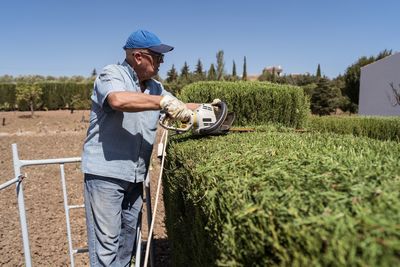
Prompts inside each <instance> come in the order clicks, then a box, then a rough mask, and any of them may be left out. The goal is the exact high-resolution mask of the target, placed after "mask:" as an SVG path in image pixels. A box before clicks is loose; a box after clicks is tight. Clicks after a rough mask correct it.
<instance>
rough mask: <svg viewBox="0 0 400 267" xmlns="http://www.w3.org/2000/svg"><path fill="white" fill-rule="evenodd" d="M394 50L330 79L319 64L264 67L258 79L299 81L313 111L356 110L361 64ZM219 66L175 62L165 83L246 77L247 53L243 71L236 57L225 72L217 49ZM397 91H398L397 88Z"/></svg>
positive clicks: (179, 84)
mask: <svg viewBox="0 0 400 267" xmlns="http://www.w3.org/2000/svg"><path fill="white" fill-rule="evenodd" d="M391 54H392V50H386V49H385V50H383V51H382V52H380V53H379V54H378V55H377V56H370V57H365V56H364V57H361V58H359V59H358V60H357V61H356V62H355V63H353V64H352V65H350V66H349V67H348V68H347V69H346V71H345V73H344V74H343V75H339V76H338V77H335V78H333V79H329V78H328V77H326V76H323V75H322V72H321V66H320V64H318V66H317V70H316V72H315V74H301V75H282V76H280V75H278V74H277V72H275V71H274V70H272V72H271V71H267V70H264V71H263V73H262V74H261V75H260V76H259V77H258V80H259V81H270V82H273V83H280V84H291V85H297V86H300V87H302V88H303V89H304V92H305V93H306V94H307V95H308V96H309V97H310V102H311V111H312V112H313V113H314V114H318V115H328V114H331V113H333V112H336V111H337V110H339V109H340V110H342V111H345V112H350V113H355V112H357V110H358V100H359V90H360V73H361V67H363V66H365V65H367V64H370V63H372V62H375V61H377V60H380V59H382V58H384V57H387V56H390V55H391ZM216 59H217V61H216V62H217V63H216V66H214V64H213V63H212V64H211V65H210V67H209V69H208V70H204V69H203V64H202V62H201V61H200V59H199V60H198V61H197V64H196V67H195V69H194V71H193V72H190V69H189V66H188V64H187V62H185V63H184V65H183V67H182V68H181V70H180V73H178V71H177V70H176V68H175V66H174V65H173V66H172V68H171V69H170V70H169V71H168V73H167V78H166V79H165V81H164V82H165V86H166V87H167V88H168V89H169V90H170V91H172V92H174V93H179V91H180V89H181V88H183V86H185V85H186V84H188V83H192V82H196V81H204V80H208V81H214V80H227V81H237V80H247V71H246V68H247V66H246V57H244V61H243V74H242V76H238V75H237V72H236V63H235V61H233V64H232V72H231V73H230V74H227V73H226V72H225V69H224V67H225V63H224V52H223V51H222V50H221V51H218V53H217V54H216ZM396 92H397V91H396Z"/></svg>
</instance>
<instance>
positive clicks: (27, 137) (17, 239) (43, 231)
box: [0, 110, 170, 266]
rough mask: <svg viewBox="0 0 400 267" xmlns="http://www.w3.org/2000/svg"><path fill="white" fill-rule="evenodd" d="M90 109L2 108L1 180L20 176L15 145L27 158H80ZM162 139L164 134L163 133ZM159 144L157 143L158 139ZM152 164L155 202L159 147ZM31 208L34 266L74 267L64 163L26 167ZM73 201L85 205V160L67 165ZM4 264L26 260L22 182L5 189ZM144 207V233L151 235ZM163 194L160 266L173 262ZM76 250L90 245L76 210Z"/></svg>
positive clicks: (0, 252) (0, 238)
mask: <svg viewBox="0 0 400 267" xmlns="http://www.w3.org/2000/svg"><path fill="white" fill-rule="evenodd" d="M88 117H89V111H75V112H74V113H73V114H71V113H70V111H61V110H60V111H41V112H40V111H39V112H35V116H34V118H30V113H29V112H0V184H3V183H5V182H7V181H9V180H11V179H13V178H14V170H13V161H12V150H11V144H13V143H15V144H17V147H18V154H19V158H20V159H21V160H29V159H50V158H66V157H80V156H81V151H82V144H83V141H84V138H85V135H86V129H87V126H88ZM157 136H158V138H157V139H159V136H160V134H158V135H157ZM156 144H157V143H156ZM154 148H155V152H154V153H153V157H152V162H151V171H150V177H151V193H152V194H151V195H152V196H151V198H152V205H153V207H154V204H155V193H156V189H157V183H158V177H159V171H160V164H159V159H157V157H156V149H157V146H156V145H155V146H154ZM22 174H24V175H25V176H26V178H24V182H23V190H24V195H25V208H26V212H27V215H26V216H27V223H28V233H29V241H30V249H31V257H32V265H33V266H66V265H70V260H69V252H68V240H67V230H66V229H67V228H66V221H65V212H64V204H63V196H62V187H61V178H60V167H59V165H58V164H55V165H45V166H30V167H25V168H23V169H22ZM65 177H66V181H67V191H68V202H69V205H80V204H83V175H82V173H81V170H80V164H79V163H70V164H65ZM0 207H1V210H0V266H23V265H24V264H25V261H24V254H23V244H22V236H21V227H20V222H19V215H18V204H17V198H16V186H15V185H11V186H9V187H7V188H5V189H3V190H1V191H0ZM146 216H147V215H146V209H145V206H144V213H143V218H142V221H143V224H142V227H143V236H144V238H146V237H147V219H146V218H147V217H146ZM164 216H165V212H164V203H163V197H162V187H161V194H160V196H159V203H158V208H157V217H156V220H155V225H154V244H155V250H156V255H155V256H156V257H155V259H156V260H155V266H168V265H169V254H170V253H169V246H168V239H167V234H166V230H165V225H164ZM70 221H71V230H72V239H73V247H74V248H84V247H87V242H86V224H85V214H84V210H83V209H73V210H70ZM74 259H75V265H76V266H89V263H88V254H87V253H81V254H75V257H74Z"/></svg>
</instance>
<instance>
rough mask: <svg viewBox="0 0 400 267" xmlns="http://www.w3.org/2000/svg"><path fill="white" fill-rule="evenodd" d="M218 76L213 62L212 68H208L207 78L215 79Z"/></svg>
mask: <svg viewBox="0 0 400 267" xmlns="http://www.w3.org/2000/svg"><path fill="white" fill-rule="evenodd" d="M216 78H217V74H216V72H215V68H214V64H213V63H211V66H210V69H209V70H208V75H207V80H209V81H215V80H216Z"/></svg>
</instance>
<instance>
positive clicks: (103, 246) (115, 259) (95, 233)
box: [85, 173, 143, 266]
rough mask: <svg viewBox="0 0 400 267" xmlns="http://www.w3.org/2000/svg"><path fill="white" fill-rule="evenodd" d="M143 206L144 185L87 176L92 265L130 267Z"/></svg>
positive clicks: (86, 194) (88, 230) (86, 188)
mask: <svg viewBox="0 0 400 267" xmlns="http://www.w3.org/2000/svg"><path fill="white" fill-rule="evenodd" d="M142 204H143V183H130V182H127V181H123V180H119V179H115V178H109V177H102V176H97V175H92V174H87V173H85V210H86V225H87V236H88V246H89V256H90V265H91V266H129V264H130V261H131V258H132V256H133V255H134V254H135V249H136V242H135V241H136V229H137V227H138V225H139V223H140V218H141V210H142Z"/></svg>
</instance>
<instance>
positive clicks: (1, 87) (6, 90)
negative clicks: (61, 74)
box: [0, 82, 93, 111]
mask: <svg viewBox="0 0 400 267" xmlns="http://www.w3.org/2000/svg"><path fill="white" fill-rule="evenodd" d="M37 84H38V85H39V87H40V88H42V91H43V94H42V97H41V101H40V102H41V103H40V107H39V109H44V110H54V109H65V108H71V106H74V109H89V108H90V95H91V93H92V90H93V83H74V82H38V83H37ZM16 86H18V85H17V84H15V83H3V84H1V83H0V107H1V108H0V109H2V110H11V109H14V107H15V106H16V104H17V103H16V96H15V93H16ZM7 106H10V108H6V107H7ZM28 109H29V107H28V106H27V105H19V106H18V110H21V111H25V110H28Z"/></svg>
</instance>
